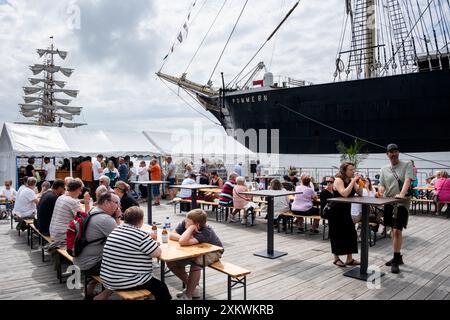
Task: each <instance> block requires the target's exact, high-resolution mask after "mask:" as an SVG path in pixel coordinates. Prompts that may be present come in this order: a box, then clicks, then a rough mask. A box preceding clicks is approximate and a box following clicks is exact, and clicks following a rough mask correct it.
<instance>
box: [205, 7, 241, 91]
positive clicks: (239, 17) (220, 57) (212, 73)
mask: <svg viewBox="0 0 450 320" xmlns="http://www.w3.org/2000/svg"><path fill="white" fill-rule="evenodd" d="M247 3H248V0H245V3H244V5H243V6H242V9H241V12H240V13H239V16H238V18H237V20H236V23H235V24H234V26H233V29H232V30H231V33H230V36H229V37H228V40H227V42H226V43H225V46H224V47H223V50H222V52H221V53H220V56H219V59H218V60H217V62H216V65H215V66H214V69H213V71H212V72H211V75H210V76H209V79H208V82H207V83H210V82H211V78H212V77H213V75H214V72H216V68H217V66H218V65H219V62H220V60H221V59H222V56H223V53H224V52H225V49H226V48H227V46H228V43H229V42H230V39H231V36H232V35H233V33H234V30H235V29H236V27H237V24H238V23H239V20H240V19H241V16H242V13H244V9H245V7H246V6H247Z"/></svg>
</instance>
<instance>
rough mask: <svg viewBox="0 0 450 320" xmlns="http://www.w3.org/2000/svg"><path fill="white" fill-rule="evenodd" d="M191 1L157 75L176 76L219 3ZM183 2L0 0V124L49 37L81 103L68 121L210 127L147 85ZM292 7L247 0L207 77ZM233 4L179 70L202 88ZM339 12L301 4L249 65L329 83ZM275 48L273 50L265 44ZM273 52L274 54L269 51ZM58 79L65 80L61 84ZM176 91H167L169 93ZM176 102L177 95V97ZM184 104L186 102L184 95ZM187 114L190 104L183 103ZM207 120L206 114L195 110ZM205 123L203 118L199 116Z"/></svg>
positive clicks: (335, 3) (245, 55) (238, 57)
mask: <svg viewBox="0 0 450 320" xmlns="http://www.w3.org/2000/svg"><path fill="white" fill-rule="evenodd" d="M203 1H204V0H202V1H197V5H196V7H195V8H196V9H195V10H194V11H193V14H192V15H191V20H194V19H195V20H194V21H193V23H191V24H190V26H189V34H188V37H187V38H186V39H185V40H184V41H183V43H182V44H181V45H177V46H176V47H175V52H174V53H173V54H172V55H171V56H170V57H169V59H168V62H167V64H166V65H165V66H164V69H163V71H164V72H167V73H171V74H174V75H177V76H180V75H181V73H182V72H184V71H185V68H186V66H187V64H188V62H189V60H190V59H191V57H192V55H193V53H194V52H195V50H196V49H197V46H198V44H199V43H200V41H201V39H202V38H203V35H204V34H205V32H206V30H208V28H209V25H210V23H211V21H212V20H213V19H214V17H215V15H216V13H217V11H218V10H219V8H220V6H221V5H222V1H212V0H209V1H206V2H205V5H204V7H203V8H202V11H201V12H200V14H198V15H197V14H196V13H197V11H198V9H199V8H200V7H201V6H202V4H203ZM191 3H192V2H191V1H182V0H171V1H163V0H152V1H150V0H131V1H111V0H95V1H94V0H70V1H68V0H66V1H53V0H40V1H34V0H8V1H7V2H6V3H5V1H0V41H1V45H0V69H1V70H2V73H1V74H0V88H1V89H0V102H1V106H0V119H1V120H3V121H16V120H18V108H19V107H18V105H17V104H18V103H21V102H22V98H21V97H22V90H21V87H22V86H25V85H28V83H27V78H28V77H30V76H31V75H32V74H31V72H30V71H29V69H28V66H29V65H32V64H34V63H39V60H40V59H38V56H37V54H36V51H35V50H36V49H37V48H45V47H46V46H48V44H49V39H48V37H49V36H50V35H53V36H54V41H55V44H56V46H57V47H58V48H60V49H61V50H67V51H69V56H68V58H67V59H66V60H65V61H63V62H62V65H63V66H66V67H73V68H75V73H74V74H73V75H72V77H70V78H68V79H67V81H68V85H67V87H68V88H74V89H79V90H80V94H79V97H78V98H77V99H76V100H75V101H74V102H73V103H72V104H73V105H76V106H83V107H84V110H83V113H82V117H80V118H79V119H78V120H80V121H85V122H87V123H89V125H91V126H94V127H98V128H108V129H111V128H118V127H119V126H120V127H122V128H127V129H129V130H133V131H140V130H144V129H148V128H149V127H151V128H157V129H164V128H168V129H170V128H180V127H186V128H192V126H191V123H192V122H193V121H200V122H201V123H202V124H203V126H204V127H215V125H214V124H212V123H211V122H210V121H208V120H206V119H205V118H204V117H202V116H200V115H199V114H198V113H196V112H195V111H193V110H192V109H191V108H190V107H188V106H186V105H185V103H184V102H182V101H181V100H180V99H179V98H177V97H176V96H175V95H174V94H173V93H172V92H170V91H169V90H168V89H167V88H166V87H165V86H163V85H162V84H161V82H160V81H159V80H158V79H157V78H156V76H155V75H154V73H155V72H156V71H157V70H158V69H159V67H160V66H161V63H162V58H163V57H164V55H165V54H166V53H167V52H168V51H169V49H170V47H171V45H172V43H174V41H176V35H177V33H178V31H179V30H180V29H181V28H182V25H183V22H184V20H185V18H186V15H187V10H188V7H189V6H190V4H191ZM294 3H295V1H293V0H284V1H276V0H273V1H256V0H250V1H249V4H248V6H247V8H246V10H245V12H244V14H243V17H242V19H241V22H240V24H239V25H238V27H237V29H236V32H235V34H234V35H233V37H232V39H231V41H230V44H229V46H228V48H227V49H226V51H225V54H224V57H223V58H222V60H221V62H220V64H219V66H218V68H217V70H216V73H215V75H214V76H213V78H212V80H213V82H214V84H215V85H217V86H219V85H220V82H221V81H220V78H219V77H220V72H221V71H223V72H224V75H225V79H226V81H229V80H231V78H232V77H234V75H236V74H237V72H239V71H240V69H241V68H242V67H243V66H244V65H245V64H246V62H247V61H248V59H249V58H250V57H251V56H252V55H253V54H254V52H256V50H257V49H258V48H259V46H260V45H261V44H262V43H263V42H264V40H265V39H266V38H267V36H268V35H269V34H270V33H271V32H272V30H273V29H274V28H275V26H276V25H277V24H278V23H279V21H281V19H282V17H283V16H284V15H285V13H286V12H287V11H288V10H289V9H290V8H291V6H292V5H293V4H294ZM73 5H75V6H78V7H79V8H80V14H81V17H80V20H79V22H80V29H73V28H69V27H68V26H70V22H71V19H73V11H71V10H70V8H71V6H73ZM242 5H243V1H239V0H229V1H228V2H227V4H226V6H225V8H224V10H223V12H222V14H221V16H220V18H219V19H218V21H217V23H216V25H215V27H214V28H213V30H212V31H211V33H210V35H209V37H208V38H207V40H206V41H205V44H204V46H203V47H202V48H201V50H200V51H199V53H198V55H197V57H196V59H195V60H194V61H193V63H192V65H191V66H190V68H189V70H188V77H189V78H191V79H192V80H194V81H197V82H199V83H206V81H207V80H208V78H209V76H210V73H211V71H212V69H213V67H214V65H215V63H216V61H217V59H218V56H219V54H220V52H221V50H222V48H223V46H224V44H225V41H226V39H227V37H228V35H229V33H230V31H231V28H232V26H233V24H234V21H235V19H236V18H237V16H238V14H239V12H240V10H241V7H242ZM343 6H344V4H343V3H342V1H341V0H329V1H313V0H303V1H301V2H300V5H299V6H298V8H297V9H296V11H294V13H293V14H292V16H291V17H290V19H289V20H288V21H287V22H286V23H285V25H283V26H282V28H281V29H280V30H279V32H278V35H277V39H276V40H275V39H274V41H272V42H270V43H268V45H267V46H266V47H265V49H264V50H263V51H262V52H261V54H260V55H259V56H258V57H257V58H256V59H255V60H254V61H253V62H252V64H251V65H250V66H254V65H256V63H257V62H258V61H264V62H265V63H266V65H267V66H269V63H270V61H271V59H272V65H271V71H272V72H273V73H274V74H276V75H286V76H292V77H294V78H300V79H306V80H310V81H313V82H326V81H330V80H332V73H333V71H334V59H335V54H336V49H337V46H338V40H339V32H340V26H341V22H342V20H341V19H342V12H343ZM275 41H276V43H275ZM274 46H275V48H274ZM64 80H66V79H64ZM174 90H175V91H177V89H176V88H174ZM184 96H185V95H184ZM186 99H190V98H189V97H186ZM189 101H190V103H191V104H193V105H194V106H195V107H196V109H197V110H199V111H202V109H201V107H200V106H199V105H196V104H195V103H194V102H193V101H192V100H189ZM203 113H205V114H207V112H205V111H203ZM208 116H209V117H212V115H210V114H208Z"/></svg>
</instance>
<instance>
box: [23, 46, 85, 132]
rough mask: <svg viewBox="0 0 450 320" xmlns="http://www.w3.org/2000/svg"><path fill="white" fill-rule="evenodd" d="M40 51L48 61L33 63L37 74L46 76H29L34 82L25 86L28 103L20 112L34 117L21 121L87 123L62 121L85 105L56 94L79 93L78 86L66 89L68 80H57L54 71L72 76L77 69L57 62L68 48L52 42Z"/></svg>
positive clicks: (55, 125) (63, 124)
mask: <svg viewBox="0 0 450 320" xmlns="http://www.w3.org/2000/svg"><path fill="white" fill-rule="evenodd" d="M50 39H53V37H50ZM37 53H38V54H39V56H40V57H43V56H44V64H35V65H33V66H30V70H31V71H32V72H33V74H34V75H38V74H40V73H41V72H44V77H42V78H29V79H28V80H29V81H30V83H31V85H33V86H32V87H23V90H24V97H23V98H24V100H25V103H22V104H19V105H20V113H21V114H22V115H23V116H24V117H26V118H31V119H32V120H31V121H30V122H17V123H21V124H33V125H41V126H52V127H62V126H65V127H69V128H74V127H78V126H82V125H86V123H73V122H62V121H61V120H62V119H66V120H73V117H74V116H76V115H80V114H81V109H82V107H73V106H69V103H70V101H71V100H70V99H62V98H60V97H57V96H56V95H55V94H58V93H64V94H66V95H68V96H71V97H73V98H76V97H77V95H78V90H69V89H63V88H64V86H65V84H66V83H65V82H64V81H57V80H55V75H54V74H55V73H57V72H61V73H62V74H63V75H64V76H66V77H70V76H71V75H72V73H73V69H69V68H62V67H60V66H56V65H55V59H54V56H55V55H58V56H59V57H60V58H61V59H63V60H64V59H65V58H66V57H67V51H59V50H58V49H55V46H54V44H53V42H52V43H51V45H50V47H49V48H47V49H37ZM40 84H41V85H40ZM56 86H58V87H59V88H57V87H56ZM35 94H36V95H35Z"/></svg>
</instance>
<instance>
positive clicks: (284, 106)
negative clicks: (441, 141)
mask: <svg viewBox="0 0 450 320" xmlns="http://www.w3.org/2000/svg"><path fill="white" fill-rule="evenodd" d="M277 105H279V106H280V107H282V108H284V109H286V110H288V111H290V112H292V113H294V114H297V115H299V116H301V117H303V118H305V119H307V120H309V121H312V122H314V123H317V124H318V125H320V126H323V127H326V128H328V129H330V130H333V131H336V132H339V133H341V134H343V135H346V136H349V137H352V138H354V139H358V140H360V141H363V142H365V143H367V144H371V145H373V146H376V147H378V148H381V149H384V150H386V146H382V145H380V144H378V143H375V142H372V141H369V140H366V139H363V138H361V137H358V136H355V135H353V134H351V133H348V132H345V131H343V130H340V129H336V128H334V127H332V126H329V125H327V124H325V123H323V122H320V121H318V120H316V119H313V118H311V117H309V116H307V115H304V114H302V113H300V112H298V111H295V110H294V109H292V108H290V107H288V106H286V105H284V104H282V103H280V102H278V103H277ZM402 153H403V152H402ZM403 154H404V155H407V156H408V157H412V158H415V159H417V160H421V161H426V162H430V163H434V164H437V165H440V166H443V167H447V165H445V164H442V163H439V162H436V161H433V160H428V159H425V158H421V157H418V156H414V155H411V154H408V153H403Z"/></svg>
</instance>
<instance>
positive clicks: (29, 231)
mask: <svg viewBox="0 0 450 320" xmlns="http://www.w3.org/2000/svg"><path fill="white" fill-rule="evenodd" d="M23 222H25V224H26V226H27V244H28V245H30V243H31V241H30V239H31V226H32V225H33V222H34V220H33V219H23ZM17 231H18V234H19V236H20V230H17Z"/></svg>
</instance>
